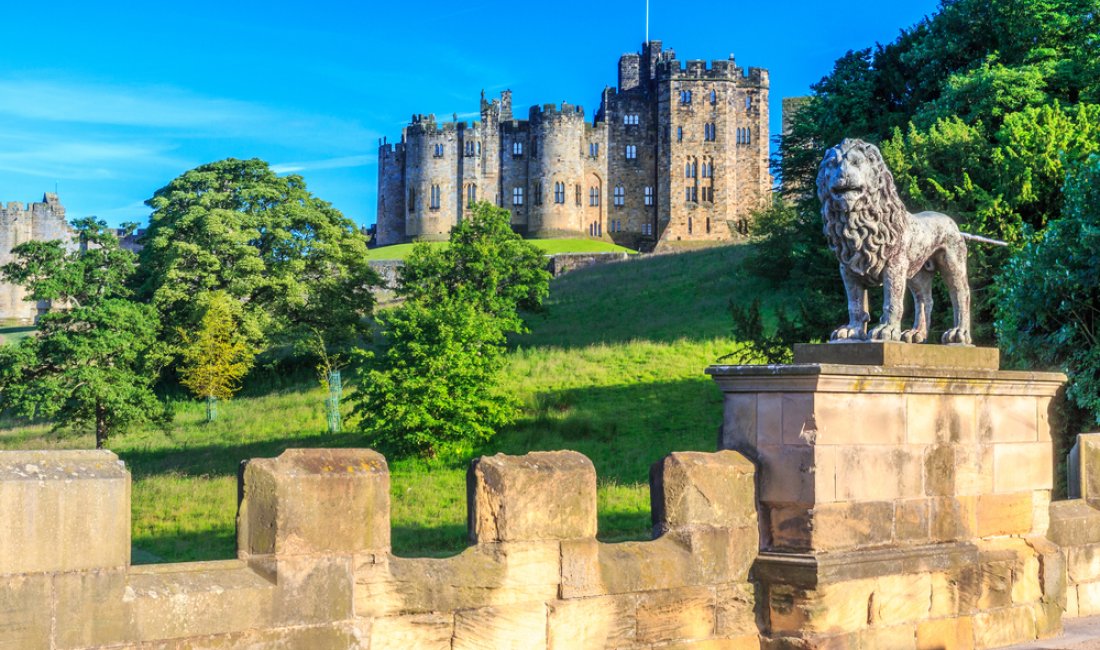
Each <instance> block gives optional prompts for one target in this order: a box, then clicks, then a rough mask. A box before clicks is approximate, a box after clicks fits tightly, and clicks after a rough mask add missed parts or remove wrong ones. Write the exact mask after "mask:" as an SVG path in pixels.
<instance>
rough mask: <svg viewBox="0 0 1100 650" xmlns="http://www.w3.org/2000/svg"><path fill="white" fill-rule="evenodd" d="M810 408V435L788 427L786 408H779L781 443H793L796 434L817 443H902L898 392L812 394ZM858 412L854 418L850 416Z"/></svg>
mask: <svg viewBox="0 0 1100 650" xmlns="http://www.w3.org/2000/svg"><path fill="white" fill-rule="evenodd" d="M812 400H813V411H812V413H811V414H810V417H809V418H807V420H806V422H807V424H806V425H804V427H803V428H808V426H809V423H811V422H812V423H813V425H814V434H813V435H812V436H809V434H801V433H798V432H797V431H796V427H795V425H794V424H792V425H791V426H790V428H788V425H787V408H786V406H784V410H783V417H784V420H783V442H784V443H786V444H796V443H797V439H795V438H793V437H788V433H790V434H791V436H795V435H797V436H799V437H800V438H810V437H812V439H813V441H814V442H815V443H816V444H818V445H846V446H847V445H867V446H873V445H904V444H905V428H906V414H905V410H906V409H905V407H906V402H905V400H906V397H905V395H903V394H900V393H869V392H867V393H864V392H852V393H824V392H822V393H816V394H814V395H813V396H812ZM855 414H858V416H857V417H853V415H855Z"/></svg>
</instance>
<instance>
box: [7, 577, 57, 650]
mask: <svg viewBox="0 0 1100 650" xmlns="http://www.w3.org/2000/svg"><path fill="white" fill-rule="evenodd" d="M50 591H51V590H50V578H49V577H48V576H44V575H37V576H9V577H6V578H4V580H3V583H0V647H7V648H26V649H27V650H39V649H41V650H47V649H48V648H50V647H51V646H50V625H51V621H50V619H51V612H50V607H49V602H50Z"/></svg>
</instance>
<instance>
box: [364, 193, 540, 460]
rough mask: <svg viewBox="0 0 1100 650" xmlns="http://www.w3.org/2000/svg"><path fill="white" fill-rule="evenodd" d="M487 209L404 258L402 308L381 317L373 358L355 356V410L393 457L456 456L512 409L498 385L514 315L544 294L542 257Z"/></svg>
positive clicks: (507, 418) (504, 215)
mask: <svg viewBox="0 0 1100 650" xmlns="http://www.w3.org/2000/svg"><path fill="white" fill-rule="evenodd" d="M509 221H510V215H509V213H508V212H507V211H506V210H502V209H499V208H495V207H493V206H492V205H490V204H488V203H479V204H477V205H476V206H475V208H474V211H473V214H472V216H471V218H469V219H464V220H463V221H462V222H460V223H459V224H458V225H456V226H455V227H454V229H453V230H452V231H451V238H450V246H449V247H447V248H441V247H429V246H418V247H416V248H415V249H414V251H413V253H412V254H411V255H410V256H409V257H408V258H407V259H406V261H405V266H404V268H403V269H402V274H401V285H400V287H399V289H398V294H399V295H400V296H401V297H403V298H404V303H403V304H402V305H401V306H399V307H397V308H395V309H393V310H390V311H389V312H387V313H384V314H381V315H380V316H379V321H380V323H381V326H382V334H383V344H382V349H381V351H380V353H379V354H377V355H374V354H372V353H366V352H365V353H362V354H360V357H359V358H360V361H362V362H363V363H362V365H361V367H360V369H359V371H358V380H359V382H358V383H359V388H358V390H357V392H356V393H355V395H354V397H353V398H352V401H353V404H354V407H353V413H354V415H355V417H357V418H358V421H359V426H360V428H361V430H362V431H363V432H364V433H365V434H366V436H367V439H368V441H369V443H370V444H371V445H374V446H378V447H379V448H381V449H384V450H386V451H387V452H389V453H394V454H398V455H406V454H417V455H421V456H427V457H442V458H457V457H463V456H466V455H468V454H469V453H471V452H472V451H473V450H474V449H475V448H476V446H477V445H478V444H480V443H482V442H484V441H486V440H488V439H489V438H490V437H491V436H492V435H493V433H494V432H495V431H497V430H498V429H499V428H500V427H501V426H503V425H505V424H507V423H508V422H511V421H512V420H513V419H514V418H515V416H516V413H517V404H516V403H515V402H514V401H513V400H512V399H511V398H510V397H508V396H507V395H505V394H503V393H502V392H501V391H500V390H499V387H498V385H497V383H498V376H499V371H500V369H501V366H502V364H503V363H504V346H505V343H506V336H507V334H509V333H515V332H520V331H525V330H526V327H525V324H524V322H523V319H522V317H521V316H520V313H519V310H520V309H521V308H522V309H527V310H531V309H537V308H539V306H540V305H541V304H542V300H543V298H545V296H546V295H547V293H548V291H549V281H550V274H549V273H548V272H547V271H546V270H545V260H544V259H543V257H542V255H541V253H539V251H538V249H536V248H535V247H534V246H533V245H532V244H531V243H530V242H527V241H524V240H523V239H522V238H520V237H519V236H518V235H516V234H515V233H514V232H513V231H512V229H511V227H510V226H509Z"/></svg>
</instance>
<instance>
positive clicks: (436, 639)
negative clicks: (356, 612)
mask: <svg viewBox="0 0 1100 650" xmlns="http://www.w3.org/2000/svg"><path fill="white" fill-rule="evenodd" d="M454 627H455V621H454V616H453V615H451V614H417V615H412V616H386V617H382V618H376V619H373V620H372V621H371V625H370V649H371V650H451V637H452V636H453V634H454Z"/></svg>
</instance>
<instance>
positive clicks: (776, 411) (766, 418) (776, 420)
mask: <svg viewBox="0 0 1100 650" xmlns="http://www.w3.org/2000/svg"><path fill="white" fill-rule="evenodd" d="M756 444H757V445H758V446H759V445H782V444H783V393H757V394H756Z"/></svg>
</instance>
